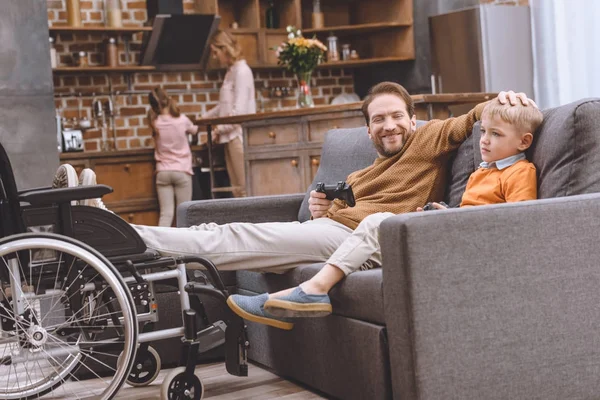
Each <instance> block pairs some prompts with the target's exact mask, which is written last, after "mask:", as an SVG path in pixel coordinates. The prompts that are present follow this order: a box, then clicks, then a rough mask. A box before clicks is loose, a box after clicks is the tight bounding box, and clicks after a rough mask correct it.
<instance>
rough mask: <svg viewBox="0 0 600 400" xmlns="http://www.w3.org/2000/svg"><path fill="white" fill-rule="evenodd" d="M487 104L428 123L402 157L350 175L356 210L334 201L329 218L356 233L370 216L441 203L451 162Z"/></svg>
mask: <svg viewBox="0 0 600 400" xmlns="http://www.w3.org/2000/svg"><path fill="white" fill-rule="evenodd" d="M486 104H487V103H482V104H479V105H477V106H476V107H475V108H474V109H473V110H471V111H470V112H469V113H468V114H465V115H461V116H460V117H456V118H448V119H446V120H433V121H430V122H428V123H427V124H426V125H423V126H422V127H420V128H418V129H417V130H416V132H415V133H414V134H412V135H411V136H410V137H409V138H408V140H407V141H406V143H405V144H404V147H403V148H402V150H401V151H400V153H398V154H396V155H394V156H393V157H379V158H377V159H376V160H375V162H374V163H373V165H371V166H369V167H367V168H365V169H361V170H359V171H356V172H353V173H352V174H350V175H349V176H348V179H347V180H346V181H347V182H348V184H350V185H352V190H353V191H354V197H355V199H356V205H355V206H354V207H348V206H347V205H346V203H345V202H343V201H340V200H335V201H334V202H333V205H332V206H331V208H330V209H329V212H328V213H327V217H329V218H331V219H333V220H334V221H337V222H339V223H341V224H344V225H346V226H347V227H349V228H352V229H355V228H356V227H357V226H358V224H359V223H360V221H362V220H363V219H364V218H365V217H366V216H368V215H371V214H374V213H377V212H392V213H394V214H400V213H405V212H411V211H415V210H416V209H417V207H422V206H423V205H424V204H426V203H427V202H429V201H439V200H440V199H441V198H442V197H443V196H444V190H445V188H446V178H447V173H448V170H449V165H448V160H449V158H450V156H451V155H452V152H453V151H455V150H456V149H458V147H459V146H460V145H461V143H462V142H464V141H465V140H466V139H467V137H468V136H469V135H470V134H471V130H472V129H473V125H474V124H475V122H476V121H479V119H480V118H481V112H482V111H483V108H484V107H485V105H486Z"/></svg>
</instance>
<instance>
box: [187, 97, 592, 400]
mask: <svg viewBox="0 0 600 400" xmlns="http://www.w3.org/2000/svg"><path fill="white" fill-rule="evenodd" d="M544 114H545V121H544V123H543V125H542V127H541V128H540V129H539V131H538V132H537V133H536V135H535V136H536V138H535V142H534V146H533V147H532V148H531V149H530V151H529V154H528V156H529V159H530V160H531V161H533V162H534V163H535V164H536V166H537V168H538V175H539V181H538V183H539V197H540V198H541V199H542V200H536V201H529V202H522V203H517V204H502V205H491V206H482V207H472V208H465V209H451V210H447V211H432V212H426V213H409V214H404V215H399V216H395V217H392V218H389V219H387V220H386V221H384V222H383V224H382V226H381V233H380V237H381V245H382V253H383V266H382V268H380V269H374V270H370V271H361V272H357V273H355V274H352V275H350V276H348V277H347V278H346V279H345V280H344V281H343V282H341V283H340V284H339V285H337V286H336V287H335V288H334V289H333V290H332V292H331V298H332V304H333V309H334V312H333V315H331V316H329V317H326V318H321V319H306V320H302V321H301V322H298V323H297V324H296V325H295V327H294V329H293V330H292V331H282V330H278V329H275V328H271V327H266V326H263V325H259V324H255V323H248V329H249V335H250V341H251V348H250V353H249V355H250V358H251V359H252V360H254V361H255V362H257V363H259V364H262V365H264V366H266V367H268V368H270V369H272V370H274V372H276V373H278V374H280V375H282V376H285V377H288V378H291V379H293V380H296V381H299V382H302V383H304V384H306V385H308V386H309V387H312V388H314V389H316V390H318V391H320V392H322V393H324V394H325V395H327V396H328V397H335V398H342V399H385V398H395V399H444V400H448V399H567V398H568V399H584V398H600V386H598V377H599V376H600V346H598V344H599V343H600V340H599V339H598V338H599V337H600V307H599V306H598V304H600V245H598V240H597V237H598V232H600V194H595V193H596V192H600V99H588V100H582V101H579V102H576V103H573V104H569V105H565V106H562V107H559V108H556V109H551V110H546V111H545V112H544ZM478 140H479V129H478V126H476V127H475V128H474V130H473V134H472V135H471V137H470V138H469V139H468V140H467V141H466V142H465V143H464V144H463V145H462V146H461V148H460V149H459V150H458V151H457V154H456V156H455V158H454V160H453V162H452V164H451V165H449V167H448V168H449V171H448V173H449V177H450V179H449V181H450V183H449V185H448V188H447V196H446V199H445V201H446V202H447V203H448V204H450V205H456V204H458V202H459V201H460V197H461V195H462V192H463V191H464V187H465V185H466V182H467V179H468V176H469V174H470V173H471V172H472V171H473V170H474V169H475V167H476V166H477V165H478V164H479V162H480V160H479V150H478V149H479V146H478ZM375 156H376V153H375V151H374V150H373V148H372V146H371V145H370V141H369V139H368V137H367V135H366V129H365V128H357V129H349V130H336V131H332V132H329V133H328V135H327V137H326V142H325V145H324V147H323V153H322V158H321V166H320V167H319V171H318V172H317V176H316V178H315V182H316V181H325V182H335V181H337V180H343V179H344V178H345V177H346V176H347V175H348V173H350V172H352V171H354V170H356V169H359V168H362V167H364V166H367V165H369V164H370V163H371V162H372V161H373V159H374V158H375ZM315 182H313V187H314V184H315ZM586 193H592V194H586ZM306 196H307V194H298V195H285V196H269V197H253V198H243V199H222V200H211V201H201V202H190V203H185V204H183V205H181V206H180V208H179V209H178V213H177V214H178V226H190V225H194V224H198V223H201V222H209V221H211V222H217V223H227V222H233V221H248V222H266V221H293V220H300V221H303V220H306V219H307V218H308V216H309V213H308V209H307V204H306ZM566 196H569V197H566ZM321 266H322V265H320V264H319V265H301V266H298V268H296V269H294V270H291V271H290V272H288V273H285V274H282V275H276V274H263V273H258V272H250V271H241V272H237V274H236V278H237V282H236V284H237V289H238V292H239V293H242V294H253V293H262V292H266V291H268V292H273V291H276V290H279V289H283V288H286V287H290V286H294V285H297V284H299V283H301V282H303V281H305V280H307V279H309V278H310V277H311V276H313V275H314V274H315V273H316V272H317V271H318V270H319V269H320V268H321Z"/></svg>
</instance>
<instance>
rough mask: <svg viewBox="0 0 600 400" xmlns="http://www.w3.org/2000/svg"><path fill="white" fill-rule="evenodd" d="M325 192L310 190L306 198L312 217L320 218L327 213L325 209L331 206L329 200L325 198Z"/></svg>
mask: <svg viewBox="0 0 600 400" xmlns="http://www.w3.org/2000/svg"><path fill="white" fill-rule="evenodd" d="M326 197H327V195H326V194H325V193H321V192H317V191H316V190H311V192H310V197H309V198H308V209H309V210H310V215H311V216H312V217H313V219H317V218H321V217H323V216H325V214H327V210H329V207H331V203H332V201H331V200H327V199H326Z"/></svg>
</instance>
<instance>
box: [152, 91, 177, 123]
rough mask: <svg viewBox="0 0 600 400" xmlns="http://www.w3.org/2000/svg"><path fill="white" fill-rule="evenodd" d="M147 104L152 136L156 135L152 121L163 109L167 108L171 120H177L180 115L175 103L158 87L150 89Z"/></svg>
mask: <svg viewBox="0 0 600 400" xmlns="http://www.w3.org/2000/svg"><path fill="white" fill-rule="evenodd" d="M148 102H149V103H150V110H148V124H149V125H150V127H151V128H152V132H153V134H156V129H155V127H154V121H156V118H158V116H159V115H160V113H161V111H162V110H163V109H164V108H167V107H168V108H169V114H170V115H171V116H172V117H173V118H177V117H179V116H180V115H181V112H180V111H179V107H177V103H175V101H174V100H173V99H171V98H170V97H169V95H168V94H167V92H165V91H164V90H163V88H161V87H160V86H157V87H155V88H154V89H152V91H151V92H150V94H149V95H148Z"/></svg>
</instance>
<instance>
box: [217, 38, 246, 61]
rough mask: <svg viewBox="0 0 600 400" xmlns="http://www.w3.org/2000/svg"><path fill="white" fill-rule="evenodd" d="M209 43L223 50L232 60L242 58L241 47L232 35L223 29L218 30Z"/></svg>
mask: <svg viewBox="0 0 600 400" xmlns="http://www.w3.org/2000/svg"><path fill="white" fill-rule="evenodd" d="M210 44H212V45H213V46H215V47H218V48H220V49H221V50H223V51H224V52H225V54H227V55H228V56H229V58H231V61H233V62H235V61H237V60H240V59H242V58H243V56H242V47H241V46H240V44H239V43H238V41H237V40H236V39H235V38H234V37H233V36H231V35H230V34H229V33H227V32H225V31H221V30H218V31H217V32H216V33H215V35H214V36H213V37H212V40H211V41H210Z"/></svg>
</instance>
